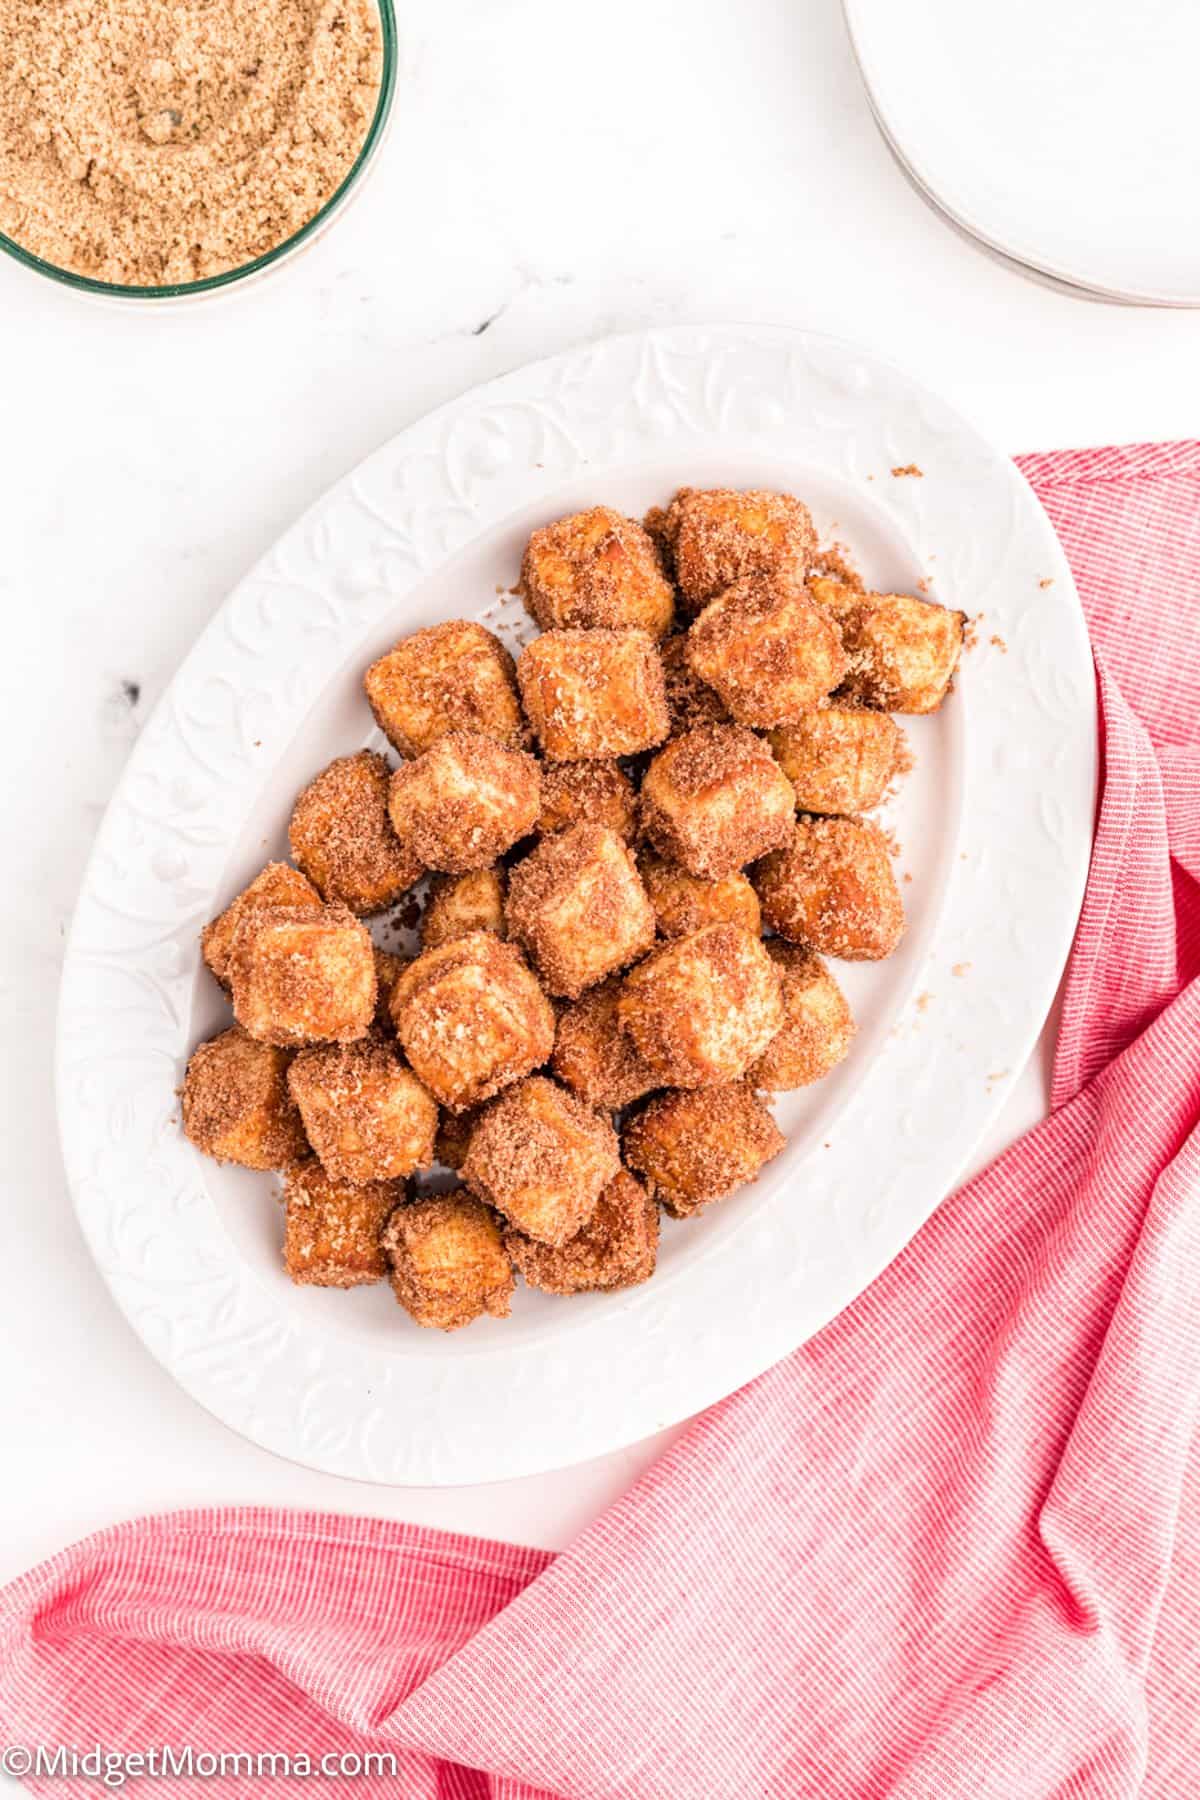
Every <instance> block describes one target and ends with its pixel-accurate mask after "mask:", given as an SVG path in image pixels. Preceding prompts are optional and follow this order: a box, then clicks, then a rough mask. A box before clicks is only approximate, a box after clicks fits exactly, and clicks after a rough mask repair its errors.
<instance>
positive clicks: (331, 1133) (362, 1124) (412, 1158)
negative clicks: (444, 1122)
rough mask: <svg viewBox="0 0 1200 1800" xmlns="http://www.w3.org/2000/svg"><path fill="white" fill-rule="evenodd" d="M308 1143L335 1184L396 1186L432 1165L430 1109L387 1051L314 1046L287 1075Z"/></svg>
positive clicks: (434, 1113) (375, 1045)
mask: <svg viewBox="0 0 1200 1800" xmlns="http://www.w3.org/2000/svg"><path fill="white" fill-rule="evenodd" d="M288 1089H289V1092H290V1093H291V1096H292V1099H293V1100H294V1101H295V1102H296V1105H297V1106H298V1107H299V1108H300V1117H301V1118H302V1119H303V1120H304V1129H305V1131H306V1132H307V1134H308V1141H309V1143H310V1144H311V1145H312V1147H313V1149H314V1150H315V1151H316V1153H317V1156H318V1157H319V1158H320V1161H321V1165H322V1167H323V1168H324V1170H325V1172H326V1174H327V1175H330V1176H332V1177H333V1179H334V1180H335V1181H351V1182H367V1181H402V1180H404V1179H405V1177H407V1176H409V1175H411V1174H413V1173H414V1171H415V1170H417V1169H428V1168H430V1167H431V1166H432V1163H433V1160H434V1149H433V1146H434V1138H435V1136H436V1134H437V1125H438V1109H437V1102H436V1101H435V1100H434V1098H433V1096H432V1095H431V1094H430V1093H429V1091H428V1090H427V1089H426V1088H424V1087H422V1085H421V1083H420V1082H419V1081H418V1080H417V1078H416V1076H415V1075H414V1074H413V1072H412V1070H411V1069H408V1068H406V1067H405V1065H404V1063H403V1062H402V1061H401V1059H400V1057H399V1056H398V1055H397V1053H396V1050H395V1047H394V1046H393V1045H392V1044H388V1043H383V1042H381V1041H380V1039H379V1038H374V1037H372V1038H363V1039H362V1040H361V1042H359V1043H357V1044H321V1045H318V1046H316V1047H315V1048H313V1049H311V1050H301V1051H300V1052H299V1053H298V1055H297V1056H296V1058H295V1060H294V1061H293V1063H292V1066H291V1068H290V1069H289V1070H288Z"/></svg>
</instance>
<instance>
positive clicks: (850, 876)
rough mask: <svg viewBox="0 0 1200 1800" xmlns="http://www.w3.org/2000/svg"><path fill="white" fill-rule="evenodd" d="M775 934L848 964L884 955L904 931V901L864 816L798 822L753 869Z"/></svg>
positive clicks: (875, 830) (883, 847)
mask: <svg viewBox="0 0 1200 1800" xmlns="http://www.w3.org/2000/svg"><path fill="white" fill-rule="evenodd" d="M754 885H755V887H756V888H757V889H758V897H759V900H760V901H761V902H762V909H763V918H764V919H765V920H766V921H767V924H768V925H769V926H770V927H771V929H772V930H773V931H777V932H778V933H779V935H780V936H781V937H785V938H789V939H790V940H791V941H792V942H793V943H795V944H805V945H807V946H808V948H809V949H810V950H819V951H821V952H822V954H823V955H825V956H840V957H845V958H847V959H848V960H850V961H852V962H860V961H864V960H866V961H875V960H877V959H878V958H880V957H883V956H890V955H891V953H892V951H893V950H894V949H895V948H896V945H897V944H898V943H899V942H900V939H901V936H902V935H903V932H904V904H903V902H902V901H901V899H900V889H899V888H898V887H897V885H896V877H895V875H893V873H892V862H891V857H890V856H889V854H888V845H887V839H886V838H885V837H884V835H883V833H882V831H880V829H879V827H878V825H873V824H872V823H871V822H870V821H869V820H866V819H834V818H811V817H809V816H808V815H802V816H801V817H800V818H799V819H797V821H796V826H795V830H794V831H793V833H792V837H791V841H790V843H789V844H787V845H786V846H785V848H784V849H782V850H776V851H775V852H774V853H773V854H772V855H771V856H767V857H764V858H763V860H762V862H760V863H759V864H758V865H757V867H756V868H755V870H754Z"/></svg>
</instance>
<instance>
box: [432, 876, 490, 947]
mask: <svg viewBox="0 0 1200 1800" xmlns="http://www.w3.org/2000/svg"><path fill="white" fill-rule="evenodd" d="M506 882H507V876H506V873H505V869H504V866H503V864H501V863H493V864H492V865H491V867H490V868H487V869H472V870H470V871H469V872H468V873H467V874H465V875H438V876H435V877H434V879H433V881H432V882H431V883H430V886H429V897H428V899H427V900H426V902H425V911H424V913H423V914H422V915H421V948H422V949H423V950H436V948H437V946H438V945H439V944H448V943H449V942H450V941H451V939H452V938H456V937H466V935H467V933H468V932H470V931H494V932H495V933H496V936H497V937H503V936H504V890H505V886H506Z"/></svg>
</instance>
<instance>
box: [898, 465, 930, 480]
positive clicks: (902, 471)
mask: <svg viewBox="0 0 1200 1800" xmlns="http://www.w3.org/2000/svg"><path fill="white" fill-rule="evenodd" d="M924 473H925V471H924V469H918V467H917V465H916V463H901V464H899V466H898V467H896V468H894V469H893V470H892V474H893V475H897V476H900V475H915V476H916V477H917V478H918V479H920V477H921V476H923V475H924Z"/></svg>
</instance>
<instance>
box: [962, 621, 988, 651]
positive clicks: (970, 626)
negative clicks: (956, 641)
mask: <svg viewBox="0 0 1200 1800" xmlns="http://www.w3.org/2000/svg"><path fill="white" fill-rule="evenodd" d="M982 618H983V614H982V613H976V614H975V617H974V618H973V619H968V620H967V622H966V624H965V625H964V626H963V640H962V641H963V649H964V650H973V649H974V648H975V646H976V644H977V643H978V642H979V621H980V620H981V619H982Z"/></svg>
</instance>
